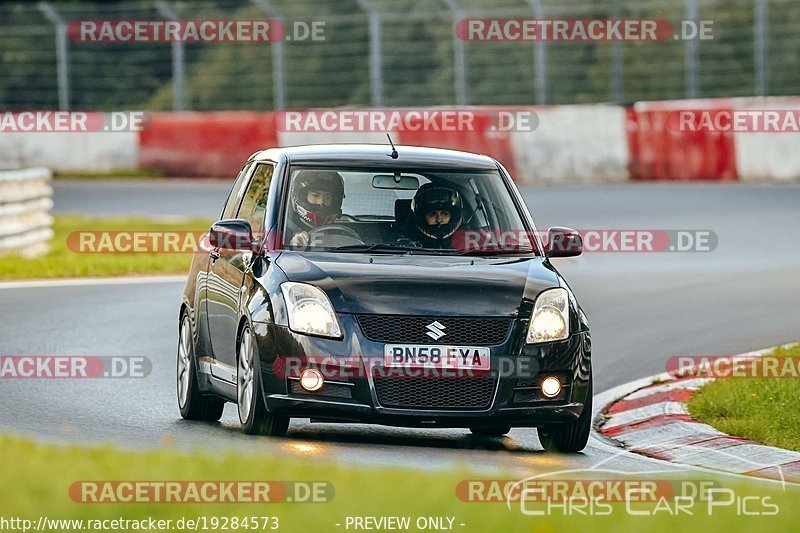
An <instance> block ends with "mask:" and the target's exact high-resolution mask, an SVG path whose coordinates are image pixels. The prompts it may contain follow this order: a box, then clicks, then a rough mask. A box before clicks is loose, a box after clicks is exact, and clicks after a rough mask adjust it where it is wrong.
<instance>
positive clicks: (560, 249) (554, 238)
mask: <svg viewBox="0 0 800 533" xmlns="http://www.w3.org/2000/svg"><path fill="white" fill-rule="evenodd" d="M581 253H583V239H582V238H581V234H580V233H578V232H577V231H575V230H574V229H570V228H562V227H559V226H553V227H552V228H550V229H549V230H548V231H547V255H548V257H575V256H577V255H581Z"/></svg>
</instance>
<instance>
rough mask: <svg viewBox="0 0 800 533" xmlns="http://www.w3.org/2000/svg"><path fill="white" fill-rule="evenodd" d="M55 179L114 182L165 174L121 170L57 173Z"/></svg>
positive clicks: (152, 177)
mask: <svg viewBox="0 0 800 533" xmlns="http://www.w3.org/2000/svg"><path fill="white" fill-rule="evenodd" d="M53 177H54V178H55V179H65V180H66V179H69V180H113V179H115V178H121V179H132V178H135V179H154V178H163V177H164V174H163V173H162V172H160V171H158V170H147V169H143V168H130V169H119V170H114V171H110V172H56V173H54V174H53Z"/></svg>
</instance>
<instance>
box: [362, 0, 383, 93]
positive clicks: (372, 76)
mask: <svg viewBox="0 0 800 533" xmlns="http://www.w3.org/2000/svg"><path fill="white" fill-rule="evenodd" d="M357 1H358V5H359V6H360V7H361V9H363V10H364V11H366V12H367V15H368V16H369V88H370V101H371V102H372V105H373V106H381V105H383V74H382V72H381V71H382V65H381V62H382V60H383V51H382V49H381V37H382V32H383V26H382V24H381V14H380V11H378V10H377V9H376V8H375V5H374V4H373V3H372V1H371V0H357Z"/></svg>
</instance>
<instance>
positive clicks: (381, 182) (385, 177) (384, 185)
mask: <svg viewBox="0 0 800 533" xmlns="http://www.w3.org/2000/svg"><path fill="white" fill-rule="evenodd" d="M372 186H373V187H375V188H376V189H395V190H400V191H416V190H417V189H419V178H417V177H416V176H403V175H401V174H376V175H375V176H373V177H372Z"/></svg>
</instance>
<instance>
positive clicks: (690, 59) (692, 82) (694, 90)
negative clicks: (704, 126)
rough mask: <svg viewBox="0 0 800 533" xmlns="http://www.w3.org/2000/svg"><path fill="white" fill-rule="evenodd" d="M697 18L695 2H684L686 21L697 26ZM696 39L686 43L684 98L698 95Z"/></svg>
mask: <svg viewBox="0 0 800 533" xmlns="http://www.w3.org/2000/svg"><path fill="white" fill-rule="evenodd" d="M698 18H699V15H698V12H697V0H686V20H690V21H692V22H694V23H695V24H697V23H698V20H697V19H698ZM697 38H698V35H695V36H694V38H692V39H689V40H688V41H686V56H685V60H686V98H697V95H698V94H699V90H698V84H699V79H698V75H697V62H698V57H699V55H698V54H699V53H698V49H697Z"/></svg>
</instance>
